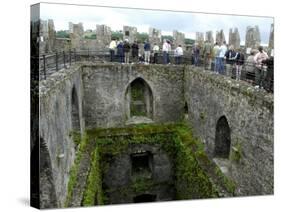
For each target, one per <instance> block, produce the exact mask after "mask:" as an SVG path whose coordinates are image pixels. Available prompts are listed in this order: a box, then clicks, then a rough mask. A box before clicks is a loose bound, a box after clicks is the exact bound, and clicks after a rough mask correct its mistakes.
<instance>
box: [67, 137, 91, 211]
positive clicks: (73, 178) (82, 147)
mask: <svg viewBox="0 0 281 212" xmlns="http://www.w3.org/2000/svg"><path fill="white" fill-rule="evenodd" d="M88 141H89V137H88V136H87V133H84V135H83V137H82V139H81V141H80V142H79V143H80V144H79V147H78V151H77V153H76V158H75V161H74V165H73V166H72V167H71V169H70V176H69V181H68V186H67V196H66V201H65V207H68V206H69V204H70V202H71V200H72V194H73V189H74V187H75V186H76V183H77V174H78V169H79V165H80V160H81V157H82V154H83V153H84V152H85V151H86V149H87V145H88Z"/></svg>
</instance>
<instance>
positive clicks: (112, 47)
mask: <svg viewBox="0 0 281 212" xmlns="http://www.w3.org/2000/svg"><path fill="white" fill-rule="evenodd" d="M116 47H117V44H116V41H115V39H112V41H111V42H110V44H109V52H110V62H113V60H114V53H115V49H116Z"/></svg>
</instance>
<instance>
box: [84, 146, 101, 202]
mask: <svg viewBox="0 0 281 212" xmlns="http://www.w3.org/2000/svg"><path fill="white" fill-rule="evenodd" d="M82 205H83V206H91V205H103V191H102V179H101V170H100V156H99V149H98V147H96V148H95V150H94V152H93V154H92V162H91V170H90V173H89V176H88V179H87V186H86V189H85V192H84V198H83V203H82Z"/></svg>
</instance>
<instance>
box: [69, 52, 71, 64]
mask: <svg viewBox="0 0 281 212" xmlns="http://www.w3.org/2000/svg"><path fill="white" fill-rule="evenodd" d="M69 66H71V49H69Z"/></svg>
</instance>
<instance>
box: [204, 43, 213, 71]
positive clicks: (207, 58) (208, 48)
mask: <svg viewBox="0 0 281 212" xmlns="http://www.w3.org/2000/svg"><path fill="white" fill-rule="evenodd" d="M203 55H204V68H205V69H207V70H211V56H212V45H211V43H210V42H209V41H208V40H206V41H205V43H204V47H203Z"/></svg>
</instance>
